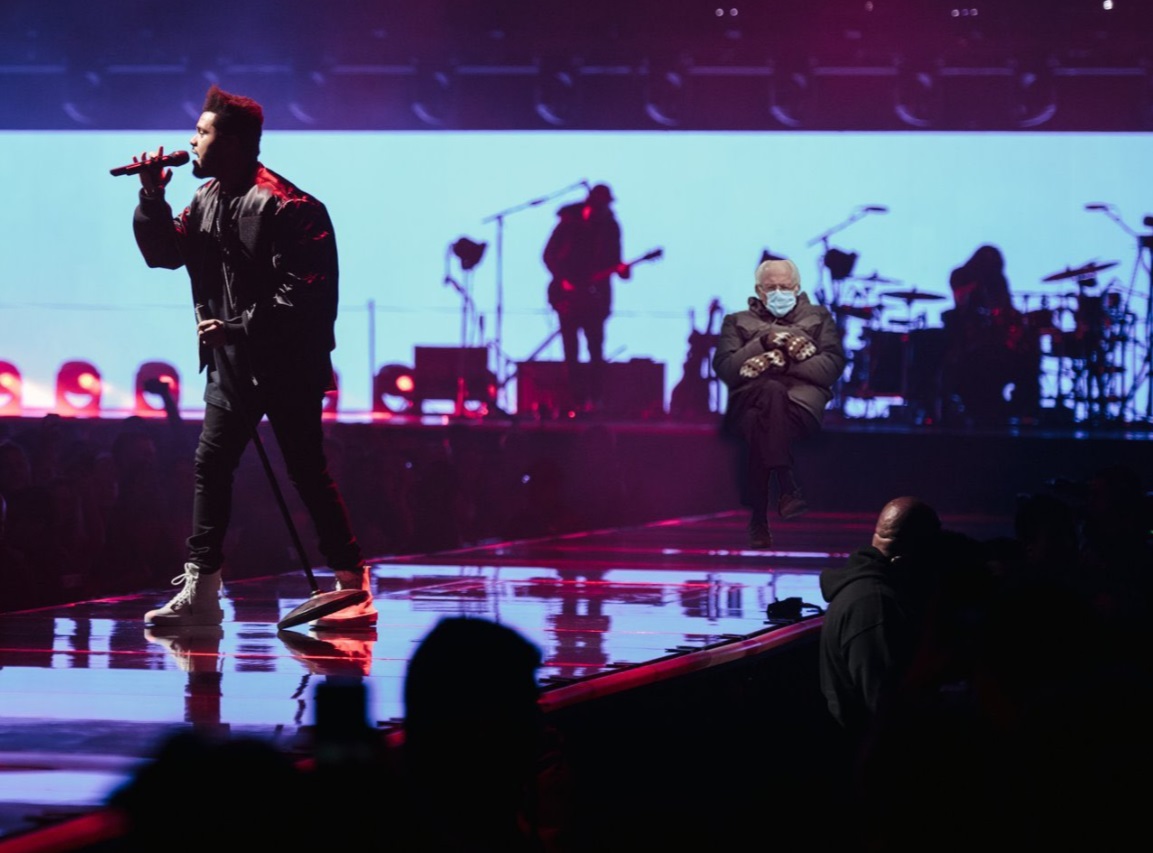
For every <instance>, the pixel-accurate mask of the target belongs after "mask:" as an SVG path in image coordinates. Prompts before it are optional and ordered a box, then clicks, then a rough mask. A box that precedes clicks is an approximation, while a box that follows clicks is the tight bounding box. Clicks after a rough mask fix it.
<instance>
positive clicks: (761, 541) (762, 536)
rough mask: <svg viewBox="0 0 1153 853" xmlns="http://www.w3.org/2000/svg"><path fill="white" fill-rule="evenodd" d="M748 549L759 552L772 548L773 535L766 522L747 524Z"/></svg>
mask: <svg viewBox="0 0 1153 853" xmlns="http://www.w3.org/2000/svg"><path fill="white" fill-rule="evenodd" d="M749 547H750V548H756V549H757V550H760V551H764V550H766V549H769V548H772V547H773V534H772V533H771V532H770V531H769V523H768V522H767V521H761V522H756V521H752V522H749Z"/></svg>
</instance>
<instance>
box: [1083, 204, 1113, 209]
mask: <svg viewBox="0 0 1153 853" xmlns="http://www.w3.org/2000/svg"><path fill="white" fill-rule="evenodd" d="M1085 209H1086V210H1108V209H1109V205H1107V204H1087V205H1085Z"/></svg>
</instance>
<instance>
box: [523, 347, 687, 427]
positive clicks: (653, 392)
mask: <svg viewBox="0 0 1153 853" xmlns="http://www.w3.org/2000/svg"><path fill="white" fill-rule="evenodd" d="M578 368H579V369H580V370H581V371H582V372H585V373H587V371H588V363H587V362H581V363H580V364H579V365H578ZM604 370H605V375H604V408H603V409H602V414H604V415H606V416H608V417H615V418H622V419H626V420H652V419H654V418H661V417H663V416H664V414H665V366H664V364H663V363H661V362H656V361H652V360H651V359H647V358H634V359H632V360H631V361H620V362H617V361H613V362H609V363H607V364H606V365H605V366H604ZM570 406H571V398H570V395H569V384H568V374H567V372H566V370H565V364H564V362H563V361H522V362H518V363H517V366H516V410H517V413H518V414H522V415H535V416H536V417H541V418H555V417H561V416H563V415H564V413H565V411H566V410H567V409H568V408H569V407H570Z"/></svg>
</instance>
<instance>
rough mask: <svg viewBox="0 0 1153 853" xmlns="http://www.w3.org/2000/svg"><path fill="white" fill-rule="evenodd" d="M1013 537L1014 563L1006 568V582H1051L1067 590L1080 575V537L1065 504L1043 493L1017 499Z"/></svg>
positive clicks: (1072, 515) (1074, 514)
mask: <svg viewBox="0 0 1153 853" xmlns="http://www.w3.org/2000/svg"><path fill="white" fill-rule="evenodd" d="M1013 534H1014V538H1015V540H1016V542H1017V544H1018V546H1019V548H1020V551H1019V554H1018V557H1019V559H1018V561H1017V563H1016V564H1015V565H1013V566H1007V567H1006V568H1007V569H1008V572H1007V574H1006V576H1005V577H1004V580H1006V581H1007V582H1017V583H1029V582H1033V581H1052V582H1053V583H1056V584H1061V585H1063V586H1066V587H1068V588H1070V589H1074V588H1076V587H1077V585H1078V583H1079V579H1078V578H1079V574H1080V565H1081V564H1080V552H1081V537H1080V532H1079V529H1078V525H1077V515H1076V513H1075V512H1074V510H1073V507H1072V506H1070V505H1069V503H1068V502H1067V501H1065V500H1062V499H1061V498H1059V497H1057V496H1056V495H1051V494H1046V493H1044V492H1042V493H1040V494H1035V495H1025V496H1022V497H1020V498H1018V500H1017V507H1016V511H1015V513H1014V515H1013Z"/></svg>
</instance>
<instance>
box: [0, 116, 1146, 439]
mask: <svg viewBox="0 0 1153 853" xmlns="http://www.w3.org/2000/svg"><path fill="white" fill-rule="evenodd" d="M188 133H189V131H188V129H181V130H174V131H172V132H170V133H162V132H159V133H158V132H155V131H146V132H143V131H142V132H100V133H95V132H77V133H70V132H55V133H36V132H24V133H20V132H10V133H3V134H0V174H2V175H3V185H4V187H5V188H6V190H7V195H8V199H7V202H6V203H5V204H4V205H2V206H0V211H2V212H0V217H2V232H3V234H4V241H5V253H4V255H5V263H4V267H3V287H2V290H0V324H2V325H0V360H6V361H10V362H12V363H13V364H15V365H17V366H18V368H19V369H20V371H21V373H22V374H23V377H24V382H25V388H24V404H25V409H26V411H51V410H52V408H53V404H54V387H55V379H56V375H57V372H58V370H59V368H60V366H61V365H62V364H63V363H64V362H66V361H69V360H74V359H83V360H86V361H90V362H92V363H93V364H94V365H96V366H97V367H98V368H99V370H100V371H101V373H102V375H103V378H104V383H105V391H104V400H103V406H104V409H105V411H107V412H108V413H110V414H115V413H116V412H128V411H129V410H130V409H131V407H132V400H133V396H132V395H133V383H134V379H135V375H136V371H137V368H138V366H139V365H140V364H141V363H143V362H146V361H164V362H169V363H171V364H172V365H174V366H176V367H177V369H178V370H179V371H180V373H181V376H182V386H183V396H182V398H181V401H180V404H181V408H182V409H183V410H185V411H187V412H197V411H199V410H202V409H203V403H202V401H201V390H202V384H203V380H202V379H201V378H200V377H198V376H197V374H196V369H197V367H196V365H197V362H196V343H195V336H194V322H193V315H192V310H191V307H190V298H189V287H188V281H187V277H186V275H185V273H184V271H183V270H180V271H175V272H173V271H167V270H150V269H148V268H146V267H145V265H144V263H143V261H142V260H141V258H140V257H139V255H138V254H137V251H136V247H135V244H134V242H133V237H132V229H131V218H132V211H133V208H134V205H135V201H136V189H137V187H138V181H137V180H136V179H135V178H134V177H115V178H114V177H111V176H110V175H109V169H110V168H112V167H114V166H118V165H121V164H123V163H126V162H129V161H131V159H132V156H133V155H134V154H139V153H140V152H142V151H144V150H146V149H152V148H156V147H158V146H161V145H163V146H164V147H165V149H166V150H169V151H171V150H175V149H180V148H187V147H188V146H187V139H188ZM1150 141H1151V136H1150V135H1148V134H1029V133H1012V134H998V133H956V134H951V133H923V132H916V133H914V132H910V133H872V134H868V133H796V132H790V133H732V132H729V133H685V132H682V133H659V132H653V133H647V132H633V133H611V132H599V133H587V134H585V133H556V132H553V133H549V132H540V133H531V132H517V133H505V132H490V133H485V132H467V133H466V132H461V133H449V132H430V133H421V132H387V133H385V132H380V133H378V132H364V133H322V132H269V133H268V134H266V137H265V140H264V145H263V152H262V159H263V161H264V162H265V164H266V165H268V166H269V167H270V168H272V169H274V170H276V171H278V172H280V173H282V174H283V175H285V176H286V177H288V178H289V179H290V180H292V181H294V182H295V183H296V184H298V185H299V186H301V187H302V188H303V189H305V190H307V191H309V192H312V193H313V194H315V195H316V196H318V197H319V198H320V199H321V200H322V201H324V202H325V203H326V204H327V206H328V208H329V210H330V213H331V215H332V218H333V220H334V223H335V226H336V233H337V241H338V245H339V250H340V262H341V282H340V286H341V314H340V318H339V321H338V330H337V334H338V341H339V344H338V349H337V351H336V353H335V363H336V368H337V372H338V375H339V378H340V385H341V397H340V411H341V413H342V416H344V417H348V418H357V417H360V416H363V415H364V414H365V413H367V412H369V411H370V410H371V406H372V377H373V375H374V374H375V372H376V371H377V369H379V368H380V367H381V366H382V365H384V364H387V363H400V364H411V363H412V361H413V355H414V347H417V346H425V345H428V346H444V347H453V346H460V345H461V344H466V345H469V346H475V345H484V346H487V347H488V349H489V366H490V368H491V369H492V370H493V371H494V373H496V375H497V376H498V377H500V378H509V379H510V380H511V381H510V382H508V383H507V384H506V386H505V388H504V389H503V400H504V404H505V406H506V408H509V409H511V408H515V395H514V394H513V389H514V387H515V377H514V374H515V365H516V364H517V363H518V362H521V361H524V360H526V359H528V358H529V357H530V356H535V358H536V359H538V360H547V361H557V360H559V359H560V357H561V355H560V343H559V339H557V338H555V337H554V338H553V339H552V340H551V342H550V336H552V335H553V332H554V331H555V328H556V324H555V317H554V315H553V314H552V312H551V311H550V310H549V308H548V305H547V302H546V298H545V297H546V288H547V284H548V273H547V271H546V270H545V268H544V266H543V264H542V262H541V252H542V249H543V247H544V244H545V242H546V240H547V239H548V236H549V232H550V230H551V228H552V227H553V225H554V223H555V221H556V211H557V209H558V208H559V207H560V206H561V205H563V204H567V203H569V202H573V201H577V200H579V199H581V198H582V197H583V195H584V188H583V187H582V186H581V182H582V181H588V182H589V183H600V182H604V183H608V184H609V185H610V186H611V187H612V191H613V193H614V194H615V196H616V199H617V201H616V203H615V210H616V214H617V216H618V218H619V219H620V221H621V224H622V228H623V232H624V251H625V255H626V258H629V259H631V258H635V257H639V256H641V255H644V254H646V253H648V252H650V251H651V250H653V249H658V248H659V249H662V250H663V255H662V256H661V257H659V258H658V259H655V260H653V261H651V262H649V263H645V264H642V265H638V266H637V267H636V268H635V269H634V272H633V276H632V279H631V280H630V281H623V282H619V283H618V284H617V285H616V288H615V301H614V313H613V316H612V318H611V320H610V321H609V324H608V328H607V344H606V351H607V353H608V354H609V356H610V357H611V359H612V360H614V361H627V360H631V359H652V360H653V361H656V362H659V363H661V364H663V365H664V366H665V392H666V394H668V392H669V391H670V390H671V388H672V387H673V386H674V385H675V383H676V382H677V381H678V380H679V379H680V377H681V372H682V364H683V363H684V361H685V358H686V354H687V345H688V340H689V337H690V334H691V333H692V331H693V330H694V329H698V330H700V329H703V328H704V327H705V325H706V323H707V320H708V314H709V311H708V309H709V306H710V304H712V303H713V302H714V300H715V301H716V302H717V303H718V304H719V305H720V306H721V307H722V308H723V310H725V311H729V310H734V309H737V308H740V307H743V305H744V302H745V300H746V298H747V296H748V295H749V294H750V293H751V289H752V278H753V270H754V267H755V266H756V264H757V263H758V262H759V261H760V259H761V256H762V253H763V252H764V251H765V250H768V251H770V252H771V253H773V254H775V255H779V256H787V257H791V258H793V259H794V260H795V261H796V262H797V263H798V265H799V266H800V269H801V271H802V275H803V277H804V286H805V288H806V289H807V290H808V291H809V292H810V293H811V294H812V295H813V296H814V298H820V299H823V300H835V301H837V302H840V303H854V304H861V305H879V306H880V310H879V311H877V312H875V313H874V317H873V318H872V319H871V320H867V321H866V320H853V322H851V323H850V325H849V327H848V328H847V331H846V343H847V345H848V346H849V347H850V348H851V349H852V348H856V347H858V346H860V345H861V341H862V332H863V331H865V330H866V329H868V328H869V327H870V326H871V327H872V328H873V329H886V328H888V329H894V328H897V329H899V328H907V327H908V324H910V323H911V324H913V325H914V326H918V325H919V326H924V327H929V328H932V327H935V326H937V325H939V323H940V314H941V311H943V310H945V309H947V308H948V307H950V306H951V304H952V300H951V297H950V295H949V288H948V278H949V273H950V271H951V270H952V269H953V268H954V267H956V266H958V265H960V264H961V263H963V262H964V261H965V260H966V259H967V258H968V257H969V256H970V255H971V254H972V253H973V251H974V250H975V249H976V248H977V247H979V246H981V245H982V244H993V245H995V246H997V247H998V248H1000V249H1001V251H1002V252H1003V254H1004V256H1005V259H1006V274H1007V276H1008V279H1009V282H1010V285H1011V288H1012V291H1013V294H1014V298H1015V300H1016V301H1017V304H1018V306H1019V307H1021V308H1023V309H1025V310H1031V309H1035V308H1039V307H1041V306H1042V305H1048V306H1051V307H1053V308H1054V309H1055V310H1056V311H1057V316H1058V321H1059V322H1063V323H1065V324H1066V325H1068V324H1070V323H1072V322H1073V315H1074V313H1075V309H1076V302H1077V297H1078V296H1079V295H1083V294H1084V290H1083V289H1081V288H1079V286H1078V282H1077V280H1075V279H1058V280H1056V281H1045V279H1046V278H1050V277H1051V276H1052V275H1053V274H1054V273H1056V272H1060V271H1062V270H1064V269H1066V268H1078V267H1081V266H1083V265H1086V264H1094V263H1097V264H1112V265H1111V266H1110V267H1109V268H1108V269H1107V270H1106V271H1104V272H1102V273H1101V274H1100V276H1099V278H1098V281H1097V284H1096V289H1095V290H1094V291H1093V292H1094V294H1097V295H1100V294H1103V293H1110V294H1116V296H1115V297H1113V298H1112V304H1113V305H1114V306H1116V308H1117V310H1118V311H1119V312H1121V313H1122V314H1123V315H1125V316H1128V317H1129V320H1128V321H1127V322H1129V323H1131V326H1132V328H1131V329H1130V331H1131V332H1132V343H1130V344H1129V346H1131V347H1133V354H1134V357H1135V358H1134V361H1135V362H1137V363H1136V364H1135V366H1134V368H1133V371H1132V375H1130V376H1128V377H1127V381H1128V382H1129V384H1130V385H1140V384H1141V377H1140V375H1139V371H1140V364H1139V362H1140V359H1141V358H1143V357H1144V349H1143V348H1142V347H1141V344H1142V342H1146V341H1148V329H1147V325H1146V324H1147V321H1148V314H1149V309H1148V301H1149V290H1150V278H1149V272H1148V266H1147V263H1146V261H1147V253H1143V250H1142V249H1141V245H1142V241H1141V237H1142V235H1144V234H1147V233H1148V232H1149V230H1150V229H1149V228H1148V227H1147V226H1145V225H1144V224H1143V217H1144V216H1145V215H1147V214H1149V213H1151V212H1153V199H1151V198H1149V196H1148V191H1149V187H1151V186H1153V159H1151V158H1150V157H1149V156H1148V152H1149V149H1150ZM195 186H196V179H195V178H194V177H193V176H192V173H191V169H189V168H187V167H185V168H182V169H178V170H177V172H176V176H175V179H174V180H173V181H172V184H171V185H170V187H169V191H168V196H169V199H170V201H171V202H172V203H173V205H174V207H180V206H183V204H184V203H186V202H187V200H188V199H189V198H190V197H191V194H192V192H193V190H194V188H195ZM1089 204H1103V205H1108V207H1106V208H1105V209H1104V210H1087V209H1086V205H1089ZM866 207H880V208H884V209H885V211H884V212H882V211H871V212H870V211H866V210H865V208H866ZM460 237H468V238H470V239H471V240H474V241H476V242H478V243H485V244H487V245H486V250H485V254H484V256H483V257H482V259H481V261H480V263H479V264H478V265H477V266H476V268H475V269H474V270H472V271H471V272H468V273H466V272H465V271H463V270H462V269H461V266H460V262H459V260H458V259H457V258H456V257H455V256H454V255H453V254H452V252H451V246H452V244H453V243H454V242H455V241H456V240H457V239H458V238H460ZM829 249H838V250H840V251H843V252H846V253H850V254H856V256H857V259H856V263H855V266H854V268H853V272H852V275H851V276H850V277H849V278H847V279H844V280H843V281H838V282H833V281H832V280H831V279H830V276H829V274H828V271H827V269H826V267H825V265H824V264H823V263H822V259H823V257H824V255H825V253H826V252H827V250H829ZM450 279H451V281H449V280H450ZM909 291H924V292H927V293H931V294H936V295H939V296H941V297H943V298H942V299H938V300H930V299H926V300H920V299H918V300H915V301H911V302H910V301H906V300H902V299H900V298H894V297H892V296H890V295H889V294H890V293H892V292H898V293H900V292H905V293H907V292H909ZM469 304H471V305H473V306H474V307H473V309H472V310H466V306H467V305H469ZM1062 315H1065V316H1064V319H1061V317H1062ZM714 329H715V327H714ZM546 342H548V343H547V345H545V344H546ZM542 345H543V348H542Z"/></svg>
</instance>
